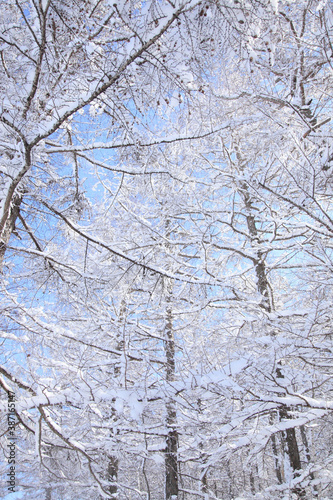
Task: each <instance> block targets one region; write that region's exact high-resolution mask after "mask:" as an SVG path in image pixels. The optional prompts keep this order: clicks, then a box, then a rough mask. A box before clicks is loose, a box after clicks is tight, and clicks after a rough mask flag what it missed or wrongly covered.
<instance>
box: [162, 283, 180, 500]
mask: <svg viewBox="0 0 333 500" xmlns="http://www.w3.org/2000/svg"><path fill="white" fill-rule="evenodd" d="M168 285H169V286H168V287H167V288H168V289H167V298H166V302H167V310H166V325H165V341H164V346H165V355H166V381H167V383H172V382H174V380H175V339H174V333H173V325H172V307H171V296H172V291H171V283H168ZM166 427H167V436H166V450H165V500H176V499H177V498H178V490H179V486H178V457H177V452H178V431H177V409H176V404H175V401H174V399H173V397H170V398H168V400H167V403H166Z"/></svg>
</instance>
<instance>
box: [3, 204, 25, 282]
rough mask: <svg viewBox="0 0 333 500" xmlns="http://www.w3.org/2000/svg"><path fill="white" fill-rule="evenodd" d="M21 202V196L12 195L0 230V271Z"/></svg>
mask: <svg viewBox="0 0 333 500" xmlns="http://www.w3.org/2000/svg"><path fill="white" fill-rule="evenodd" d="M21 202H22V196H20V195H18V194H16V195H14V198H13V202H12V206H11V207H10V208H9V213H8V217H7V220H6V222H5V225H4V228H3V230H2V231H1V239H0V272H2V270H3V261H4V258H5V253H6V248H7V245H8V243H9V239H10V237H11V235H12V233H13V232H14V231H15V223H16V219H17V217H18V215H19V212H20V205H21Z"/></svg>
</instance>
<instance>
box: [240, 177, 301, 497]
mask: <svg viewBox="0 0 333 500" xmlns="http://www.w3.org/2000/svg"><path fill="white" fill-rule="evenodd" d="M242 190H243V198H244V202H245V208H246V210H247V214H248V215H247V217H246V221H247V227H248V231H249V235H250V238H251V243H252V244H255V246H257V245H258V244H259V243H260V239H259V236H258V231H257V227H256V221H255V218H254V216H253V207H252V201H251V197H250V194H249V192H248V187H247V185H246V183H243V184H242ZM256 253H257V256H256V258H254V261H253V262H254V267H255V273H256V276H257V288H258V292H259V293H260V294H261V296H262V297H263V300H262V302H261V304H260V305H261V307H262V308H263V309H265V310H266V311H267V312H271V311H272V310H273V309H274V299H273V293H272V290H271V287H270V284H269V281H268V279H267V273H266V265H265V255H264V253H263V252H262V251H261V250H257V252H256ZM276 374H277V378H283V374H282V372H281V369H280V368H278V369H277V370H276ZM279 417H280V419H281V420H286V419H289V418H290V409H289V408H288V407H287V406H283V407H282V408H281V409H280V410H279ZM282 438H283V440H284V443H285V450H286V453H287V455H288V459H289V463H290V466H291V469H292V471H293V479H295V478H297V477H298V476H299V475H300V470H301V469H302V465H301V459H300V453H299V448H298V443H297V438H296V431H295V429H294V428H290V429H287V430H286V431H284V432H283V433H282ZM274 441H275V439H274V440H273V441H272V446H273V452H274V455H275V453H276V452H277V447H276V441H275V442H274ZM275 472H276V475H277V479H278V482H279V483H281V482H282V474H281V470H280V468H279V464H278V461H277V459H276V460H275ZM292 492H293V493H295V494H296V496H297V498H298V499H303V498H305V490H304V488H302V487H300V486H297V487H295V488H294V489H293V490H292Z"/></svg>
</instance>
